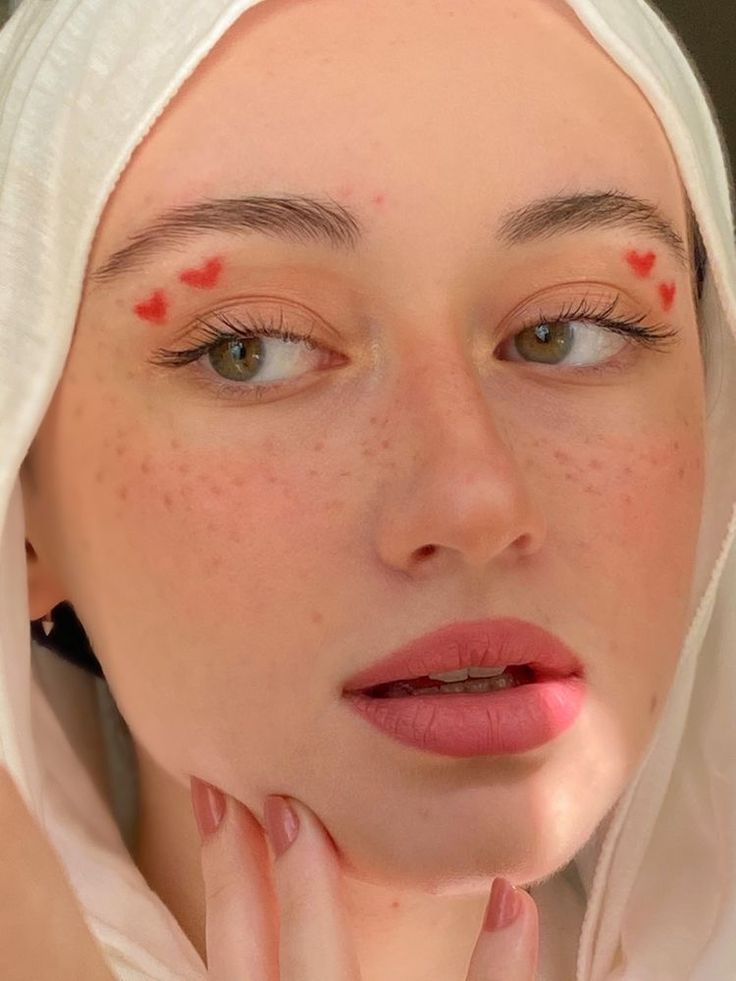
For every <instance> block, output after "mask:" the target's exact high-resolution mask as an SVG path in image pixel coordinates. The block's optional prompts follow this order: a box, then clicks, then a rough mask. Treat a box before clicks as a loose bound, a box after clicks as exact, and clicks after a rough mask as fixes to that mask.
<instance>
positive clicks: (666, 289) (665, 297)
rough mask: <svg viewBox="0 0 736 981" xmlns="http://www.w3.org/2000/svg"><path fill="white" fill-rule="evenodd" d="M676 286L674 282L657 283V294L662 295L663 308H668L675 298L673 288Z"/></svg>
mask: <svg viewBox="0 0 736 981" xmlns="http://www.w3.org/2000/svg"><path fill="white" fill-rule="evenodd" d="M676 289H677V287H676V286H675V284H674V283H660V284H659V295H660V296H661V297H662V306H663V307H664V309H665V310H669V309H670V307H671V306H672V304H673V302H674V299H675V290H676Z"/></svg>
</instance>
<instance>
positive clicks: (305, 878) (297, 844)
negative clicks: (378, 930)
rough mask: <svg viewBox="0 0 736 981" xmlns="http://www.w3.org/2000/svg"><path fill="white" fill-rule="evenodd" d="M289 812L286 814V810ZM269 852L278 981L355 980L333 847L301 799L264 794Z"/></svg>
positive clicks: (357, 979) (354, 957)
mask: <svg viewBox="0 0 736 981" xmlns="http://www.w3.org/2000/svg"><path fill="white" fill-rule="evenodd" d="M290 810H291V813H290ZM265 819H266V822H267V825H268V829H269V836H270V841H271V844H272V847H273V849H274V853H275V865H274V878H275V880H276V889H277V894H278V902H279V910H280V928H281V929H280V942H279V963H280V974H278V975H277V977H278V978H279V979H280V981H360V969H359V967H358V958H357V954H356V951H355V947H354V945H353V938H352V934H351V930H350V923H349V921H348V917H347V912H346V906H345V900H344V895H343V883H342V873H341V871H340V864H339V860H338V857H337V853H336V850H335V845H334V843H333V841H332V839H331V838H330V836H329V835H328V834H327V832H326V830H325V829H324V827H323V825H322V824H321V822H320V821H319V820H318V819H317V817H316V815H315V814H314V813H313V812H312V811H310V809H309V808H308V807H307V806H306V805H305V804H302V803H301V801H294V800H292V799H291V798H289V799H288V800H286V799H285V798H282V797H269V798H267V800H266V807H265Z"/></svg>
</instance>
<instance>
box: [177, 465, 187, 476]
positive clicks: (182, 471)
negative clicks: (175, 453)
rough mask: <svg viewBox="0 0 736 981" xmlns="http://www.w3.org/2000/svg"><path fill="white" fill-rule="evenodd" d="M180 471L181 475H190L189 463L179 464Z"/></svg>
mask: <svg viewBox="0 0 736 981" xmlns="http://www.w3.org/2000/svg"><path fill="white" fill-rule="evenodd" d="M178 470H179V473H182V474H184V473H189V464H188V463H180V464H179V467H178Z"/></svg>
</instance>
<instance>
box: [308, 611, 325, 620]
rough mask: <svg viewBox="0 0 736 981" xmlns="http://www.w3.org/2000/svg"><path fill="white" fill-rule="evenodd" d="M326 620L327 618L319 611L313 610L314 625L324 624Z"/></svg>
mask: <svg viewBox="0 0 736 981" xmlns="http://www.w3.org/2000/svg"><path fill="white" fill-rule="evenodd" d="M324 619H325V618H324V617H323V616H322V614H321V613H320V612H319V610H312V616H311V620H312V623H323V622H324Z"/></svg>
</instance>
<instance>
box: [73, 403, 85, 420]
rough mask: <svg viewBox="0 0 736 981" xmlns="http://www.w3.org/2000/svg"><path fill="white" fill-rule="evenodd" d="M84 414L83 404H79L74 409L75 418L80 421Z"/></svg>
mask: <svg viewBox="0 0 736 981" xmlns="http://www.w3.org/2000/svg"><path fill="white" fill-rule="evenodd" d="M83 413H84V407H83V406H82V403H81V402H77V404H76V406H75V407H74V418H75V419H79V418H80V416H81V415H82V414H83Z"/></svg>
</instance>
